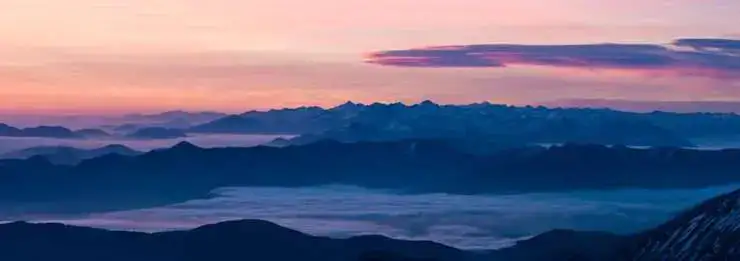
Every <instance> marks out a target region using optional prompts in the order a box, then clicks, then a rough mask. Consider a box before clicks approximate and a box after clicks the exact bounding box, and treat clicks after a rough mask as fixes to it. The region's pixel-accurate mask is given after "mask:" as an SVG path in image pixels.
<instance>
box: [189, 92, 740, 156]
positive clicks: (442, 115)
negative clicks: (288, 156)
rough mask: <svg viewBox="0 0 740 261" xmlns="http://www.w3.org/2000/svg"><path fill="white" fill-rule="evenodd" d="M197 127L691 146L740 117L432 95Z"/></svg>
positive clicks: (738, 123) (732, 129) (734, 127)
mask: <svg viewBox="0 0 740 261" xmlns="http://www.w3.org/2000/svg"><path fill="white" fill-rule="evenodd" d="M696 120H699V121H702V122H703V123H706V124H708V125H706V126H710V127H709V128H707V129H704V130H701V129H697V127H692V125H691V124H693V122H694V121H696ZM700 126H705V125H700ZM687 128H688V129H687ZM692 130H693V131H692ZM191 131H194V132H216V133H251V134H301V135H302V136H301V137H298V138H296V139H294V140H293V141H292V142H293V144H306V143H310V142H314V141H317V140H323V139H335V140H339V141H343V142H356V141H392V140H400V139H483V140H497V141H501V140H515V141H518V142H525V143H530V144H533V143H567V142H579V143H598V144H619V145H644V146H691V142H690V141H689V139H690V138H694V137H697V136H713V135H730V134H732V133H740V116H728V115H715V114H676V113H671V114H640V113H631V112H619V111H613V110H605V109H559V108H558V109H551V108H545V107H530V106H527V107H514V106H506V105H495V104H490V103H477V104H470V105H439V104H436V103H433V102H431V101H424V102H422V103H419V104H415V105H409V106H407V105H404V104H401V103H392V104H381V103H374V104H370V105H362V104H356V103H351V102H348V103H345V104H343V105H340V106H337V107H334V108H331V109H322V108H318V107H302V108H297V109H282V110H270V111H265V112H256V111H253V112H248V113H245V114H241V115H231V116H228V117H224V118H221V119H219V120H215V121H213V122H210V123H207V124H203V125H200V126H196V127H193V128H192V129H191Z"/></svg>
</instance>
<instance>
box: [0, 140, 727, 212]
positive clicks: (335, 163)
mask: <svg viewBox="0 0 740 261" xmlns="http://www.w3.org/2000/svg"><path fill="white" fill-rule="evenodd" d="M484 147H486V148H488V147H489V145H484ZM486 148H478V147H476V146H475V145H474V144H460V143H458V142H455V141H451V142H450V141H444V140H405V141H398V142H360V143H339V142H336V141H321V142H315V143H312V144H309V145H304V146H288V147H283V148H271V147H253V148H220V149H204V148H199V147H197V146H194V145H192V144H189V143H185V142H183V143H180V144H178V145H177V146H174V147H172V148H170V149H163V150H155V151H152V152H148V153H145V154H142V155H139V156H134V157H124V156H120V155H107V156H102V157H97V158H93V159H90V160H85V161H82V162H81V163H79V164H77V165H75V166H55V165H52V164H51V163H49V162H46V163H45V162H44V160H43V159H34V158H31V159H28V160H25V161H23V160H21V161H5V162H3V161H0V172H1V173H3V176H4V177H6V178H7V181H6V182H2V183H0V198H2V200H0V207H2V209H0V212H5V213H6V214H7V215H10V214H11V212H14V211H16V210H14V208H13V207H12V206H13V205H19V204H24V203H30V202H35V203H39V204H40V203H43V202H45V204H41V205H39V207H38V209H35V208H34V207H30V206H29V205H28V204H25V205H23V206H24V208H22V209H20V210H22V211H31V212H33V211H41V210H44V211H47V212H49V211H52V210H49V209H48V207H49V206H50V205H49V204H51V205H54V206H60V207H61V206H72V207H69V208H70V209H60V210H59V211H62V212H64V211H73V212H74V211H85V210H87V209H99V208H104V209H105V208H111V207H113V208H115V207H118V206H126V207H128V206H136V207H143V206H147V205H152V204H153V205H158V204H167V203H173V202H178V201H184V200H188V199H194V198H199V197H206V196H208V193H209V191H211V190H213V189H215V188H219V187H229V186H278V187H302V186H316V185H327V184H344V185H356V186H361V187H366V188H381V189H395V190H400V191H406V192H411V193H414V192H446V193H456V194H481V193H484V194H492V193H523V192H545V191H570V190H579V189H580V190H582V189H608V188H696V187H704V186H711V185H726V184H731V183H736V182H740V176H738V175H736V172H737V169H740V150H719V151H704V150H691V149H678V148H651V149H635V148H628V147H621V146H614V147H607V146H602V145H578V144H568V145H563V146H553V147H548V148H543V147H508V146H502V147H500V148H498V149H492V150H487V149H486ZM286 162H290V164H286ZM162 191H167V193H162ZM63 202H64V203H68V204H57V203H63ZM70 202H73V203H74V204H72V203H70ZM3 203H5V205H3ZM142 204H144V205H142Z"/></svg>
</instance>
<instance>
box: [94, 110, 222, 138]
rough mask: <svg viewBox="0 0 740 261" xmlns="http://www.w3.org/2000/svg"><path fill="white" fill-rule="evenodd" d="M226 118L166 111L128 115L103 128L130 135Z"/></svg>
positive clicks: (187, 126) (217, 113)
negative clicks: (136, 132)
mask: <svg viewBox="0 0 740 261" xmlns="http://www.w3.org/2000/svg"><path fill="white" fill-rule="evenodd" d="M226 116H228V115H227V114H224V113H219V112H187V111H167V112H162V113H157V114H129V115H124V116H122V117H119V118H114V119H111V120H110V121H112V122H118V124H113V125H107V126H105V127H106V128H108V129H111V130H113V131H116V132H124V133H131V132H134V131H137V130H139V129H144V128H167V129H187V128H190V127H192V126H195V125H200V124H204V123H207V122H210V121H213V120H217V119H220V118H223V117H226Z"/></svg>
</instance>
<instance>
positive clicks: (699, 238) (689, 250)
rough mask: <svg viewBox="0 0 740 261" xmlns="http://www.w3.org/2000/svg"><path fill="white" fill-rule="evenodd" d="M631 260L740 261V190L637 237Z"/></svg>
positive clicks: (630, 248) (631, 250)
mask: <svg viewBox="0 0 740 261" xmlns="http://www.w3.org/2000/svg"><path fill="white" fill-rule="evenodd" d="M627 249H628V251H622V252H624V253H630V254H631V256H629V259H630V260H644V261H652V260H676V261H681V260H687V261H688V260H706V261H711V260H740V190H738V191H735V192H731V193H728V194H726V195H722V196H719V197H716V198H713V199H711V200H708V201H706V202H704V203H702V204H700V205H699V206H697V207H695V208H692V209H690V210H688V211H686V212H684V213H682V214H681V215H679V216H677V217H676V218H675V219H673V220H671V221H669V222H667V223H665V224H663V225H661V226H659V227H657V228H655V229H652V230H649V231H647V232H645V233H642V234H640V235H637V236H636V237H635V239H633V244H632V245H630V247H629V248H627Z"/></svg>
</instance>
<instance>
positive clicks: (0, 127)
mask: <svg viewBox="0 0 740 261" xmlns="http://www.w3.org/2000/svg"><path fill="white" fill-rule="evenodd" d="M0 136H4V137H37V138H61V139H74V138H88V137H101V136H108V135H107V133H106V132H105V131H102V130H98V129H82V130H78V131H73V130H70V129H67V128H65V127H61V126H38V127H30V128H23V129H20V128H16V127H13V126H10V125H7V124H2V123H0Z"/></svg>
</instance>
